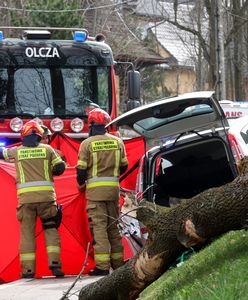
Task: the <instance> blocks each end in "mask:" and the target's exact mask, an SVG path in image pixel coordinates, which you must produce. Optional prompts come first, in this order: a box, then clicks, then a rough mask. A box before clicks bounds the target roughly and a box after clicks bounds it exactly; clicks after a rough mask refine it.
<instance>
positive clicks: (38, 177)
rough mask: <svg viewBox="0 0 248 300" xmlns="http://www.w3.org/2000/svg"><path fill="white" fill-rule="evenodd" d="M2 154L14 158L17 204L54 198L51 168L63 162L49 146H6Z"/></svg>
mask: <svg viewBox="0 0 248 300" xmlns="http://www.w3.org/2000/svg"><path fill="white" fill-rule="evenodd" d="M3 156H4V159H5V160H9V159H14V162H15V167H16V186H17V196H18V201H19V204H24V203H39V202H50V201H54V200H56V196H55V191H54V181H53V174H52V170H53V167H54V166H55V165H57V164H60V163H63V162H62V159H61V158H60V156H59V155H58V154H57V153H56V152H55V151H54V149H53V148H52V147H51V146H49V145H45V144H39V145H38V146H37V147H25V146H18V147H15V148H6V149H4V150H3Z"/></svg>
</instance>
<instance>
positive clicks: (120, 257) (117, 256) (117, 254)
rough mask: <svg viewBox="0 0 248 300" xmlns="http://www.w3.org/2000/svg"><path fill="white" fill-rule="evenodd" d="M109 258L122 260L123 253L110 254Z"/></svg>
mask: <svg viewBox="0 0 248 300" xmlns="http://www.w3.org/2000/svg"><path fill="white" fill-rule="evenodd" d="M111 258H112V259H123V253H122V252H116V253H111Z"/></svg>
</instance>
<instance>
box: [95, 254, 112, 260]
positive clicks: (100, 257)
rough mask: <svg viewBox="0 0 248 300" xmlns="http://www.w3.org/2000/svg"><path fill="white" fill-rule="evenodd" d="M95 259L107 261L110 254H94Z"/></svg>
mask: <svg viewBox="0 0 248 300" xmlns="http://www.w3.org/2000/svg"><path fill="white" fill-rule="evenodd" d="M95 261H96V262H109V261H110V255H109V254H95Z"/></svg>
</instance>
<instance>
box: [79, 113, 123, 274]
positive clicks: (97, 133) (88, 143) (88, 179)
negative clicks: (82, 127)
mask: <svg viewBox="0 0 248 300" xmlns="http://www.w3.org/2000/svg"><path fill="white" fill-rule="evenodd" d="M110 120H111V119H110V116H109V115H108V114H107V113H106V112H105V111H104V110H102V109H100V108H95V109H93V110H91V111H90V112H89V115H88V124H89V137H88V138H87V139H86V140H84V141H83V142H82V143H81V145H80V149H79V154H78V163H77V166H76V169H77V182H78V185H79V186H82V185H83V184H86V199H87V207H86V210H87V213H88V218H89V225H90V227H92V228H93V237H94V239H93V240H94V243H93V247H94V259H95V268H94V269H93V270H91V271H90V272H89V275H92V276H97V275H107V274H109V269H110V267H112V269H117V268H118V267H120V266H121V265H123V246H122V240H121V236H120V233H119V230H118V227H117V222H114V220H117V219H118V217H119V213H120V209H119V176H120V175H121V174H123V173H124V172H125V171H126V169H127V167H128V161H127V157H126V152H125V148H124V144H123V142H122V140H121V139H120V138H118V137H116V136H113V135H111V134H109V133H107V131H106V128H105V126H106V125H107V124H108V123H109V122H110Z"/></svg>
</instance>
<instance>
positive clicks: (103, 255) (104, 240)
mask: <svg viewBox="0 0 248 300" xmlns="http://www.w3.org/2000/svg"><path fill="white" fill-rule="evenodd" d="M119 211H120V210H119V202H117V201H88V204H87V213H88V217H89V224H90V226H92V228H93V238H94V244H93V247H94V258H95V263H96V267H97V268H99V269H102V270H109V268H110V267H112V268H113V269H117V268H118V267H120V266H121V265H123V246H122V239H121V235H120V232H119V229H118V227H117V224H118V221H117V219H118V217H119ZM115 221H116V222H115Z"/></svg>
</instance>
